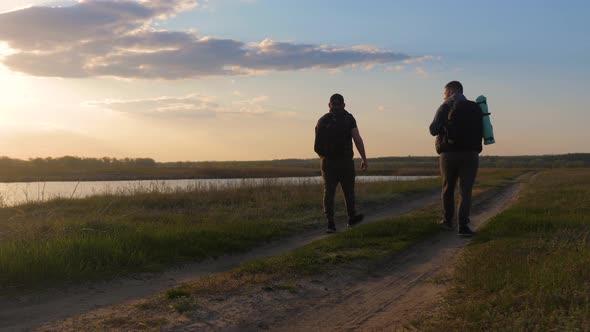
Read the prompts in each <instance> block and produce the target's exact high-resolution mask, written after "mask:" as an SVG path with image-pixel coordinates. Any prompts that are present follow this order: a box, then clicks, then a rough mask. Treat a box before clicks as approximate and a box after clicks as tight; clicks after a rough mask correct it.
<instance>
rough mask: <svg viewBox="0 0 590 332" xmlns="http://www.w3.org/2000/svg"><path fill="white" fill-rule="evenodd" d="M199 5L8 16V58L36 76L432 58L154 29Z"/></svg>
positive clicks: (128, 0)
mask: <svg viewBox="0 0 590 332" xmlns="http://www.w3.org/2000/svg"><path fill="white" fill-rule="evenodd" d="M195 6H197V3H196V2H195V1H193V0H149V1H148V0H143V1H134V0H84V1H81V2H79V3H76V4H74V5H72V6H69V7H31V8H26V9H22V10H17V11H13V12H9V13H4V14H0V41H3V42H5V43H6V44H8V46H9V47H10V48H11V49H12V51H13V52H12V54H8V55H6V56H4V58H3V59H2V60H0V61H2V62H3V63H4V65H5V66H7V67H8V68H9V69H11V70H13V71H18V72H22V73H25V74H28V75H33V76H49V77H105V76H107V77H120V78H141V79H187V78H199V77H205V76H214V75H253V74H261V73H267V72H272V71H293V70H306V69H326V70H331V71H333V70H338V69H341V68H345V67H355V66H361V67H364V68H370V67H371V66H374V65H376V64H391V63H395V62H411V61H425V60H427V59H426V58H424V57H414V56H410V55H407V54H403V53H398V52H392V51H388V50H382V49H379V48H375V47H372V46H363V45H360V46H351V47H338V46H332V45H315V44H304V43H292V42H278V41H273V40H270V39H265V40H263V41H261V42H259V43H245V42H242V41H238V40H233V39H220V38H213V37H200V36H198V35H197V34H195V33H194V32H189V31H162V30H156V29H155V28H154V27H155V26H156V24H155V23H157V21H159V20H166V19H168V18H170V17H172V16H174V15H176V14H178V13H180V12H182V11H186V10H189V9H191V8H193V7H195Z"/></svg>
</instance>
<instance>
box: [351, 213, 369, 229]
mask: <svg viewBox="0 0 590 332" xmlns="http://www.w3.org/2000/svg"><path fill="white" fill-rule="evenodd" d="M364 218H365V216H363V215H362V214H355V215H354V216H352V217H350V218H348V227H354V226H356V225H358V224H360V223H361V222H362V221H363V219H364Z"/></svg>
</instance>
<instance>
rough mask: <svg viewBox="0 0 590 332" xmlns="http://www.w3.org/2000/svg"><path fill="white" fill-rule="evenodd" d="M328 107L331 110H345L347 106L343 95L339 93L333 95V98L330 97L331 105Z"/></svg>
mask: <svg viewBox="0 0 590 332" xmlns="http://www.w3.org/2000/svg"><path fill="white" fill-rule="evenodd" d="M328 106H329V107H330V109H333V108H336V109H339V108H344V106H346V104H345V103H344V97H342V95H341V94H339V93H335V94H333V95H332V97H330V103H329V104H328Z"/></svg>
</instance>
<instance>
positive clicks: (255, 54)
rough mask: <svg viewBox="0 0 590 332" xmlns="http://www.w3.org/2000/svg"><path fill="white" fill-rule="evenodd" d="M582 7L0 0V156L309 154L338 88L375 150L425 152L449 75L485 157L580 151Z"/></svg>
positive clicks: (585, 77) (541, 0)
mask: <svg viewBox="0 0 590 332" xmlns="http://www.w3.org/2000/svg"><path fill="white" fill-rule="evenodd" d="M589 15H590V3H588V2H587V1H577V0H570V1H562V2H557V1H545V0H535V1H532V0H522V1H518V2H515V1H506V0H498V1H466V0H465V1H463V0H448V1H446V2H445V1H438V0H436V1H435V0H428V1H427V0H405V1H401V0H400V1H397V0H396V1H391V0H388V1H377V0H367V1H349V0H341V1H333V0H322V1H318V0H315V1H311V0H281V1H277V0H209V1H194V0H149V1H148V0H146V1H138V0H85V1H68V0H65V1H52V2H47V1H46V0H39V1H37V0H2V2H1V3H0V84H1V89H0V155H4V156H8V157H12V158H23V159H26V158H31V157H59V156H64V155H74V156H81V157H102V156H109V157H117V158H124V157H130V158H138V157H151V158H154V159H156V160H158V161H179V160H192V161H205V160H267V159H285V158H313V157H315V155H314V152H313V139H314V127H315V124H316V122H317V119H318V118H319V117H321V116H322V115H323V114H324V113H326V112H327V111H328V105H327V104H328V99H329V97H330V95H332V94H333V93H341V94H343V95H344V97H345V101H346V106H347V107H346V108H347V110H348V111H349V112H351V113H352V114H353V115H354V116H355V118H356V120H357V123H358V126H359V130H360V133H361V135H362V137H363V139H364V141H365V146H366V150H367V155H368V156H369V157H384V156H408V155H412V156H428V155H435V154H436V152H435V150H434V138H433V137H431V136H430V134H429V132H428V125H429V124H430V122H431V121H432V118H433V117H434V113H435V111H436V109H437V108H438V106H439V105H440V104H441V103H442V93H443V87H444V85H445V84H446V83H447V82H449V81H452V80H459V81H461V82H462V83H463V85H464V88H465V95H466V96H467V97H468V98H470V99H475V98H476V97H477V96H479V95H482V94H483V95H485V96H487V98H488V104H489V108H490V111H491V113H492V116H491V118H492V123H493V125H494V132H495V136H496V142H497V143H496V144H494V145H490V146H486V147H484V152H483V154H484V155H533V154H561V153H574V152H590V144H588V142H590V130H588V129H587V128H589V126H590V115H589V110H588V107H587V105H589V104H590V103H589V102H588V101H587V100H586V96H587V95H588V90H589V88H590V78H589V77H590V39H589V37H588V35H589V33H590V23H589V22H590V21H589V20H588V19H587V17H588V16H589Z"/></svg>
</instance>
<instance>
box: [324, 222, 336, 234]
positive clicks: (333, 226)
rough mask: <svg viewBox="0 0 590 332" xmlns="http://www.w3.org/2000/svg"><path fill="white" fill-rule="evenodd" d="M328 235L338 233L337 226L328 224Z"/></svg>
mask: <svg viewBox="0 0 590 332" xmlns="http://www.w3.org/2000/svg"><path fill="white" fill-rule="evenodd" d="M326 233H328V234H332V233H336V225H334V224H328V228H327V229H326Z"/></svg>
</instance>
